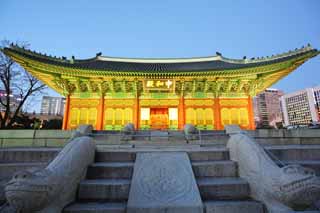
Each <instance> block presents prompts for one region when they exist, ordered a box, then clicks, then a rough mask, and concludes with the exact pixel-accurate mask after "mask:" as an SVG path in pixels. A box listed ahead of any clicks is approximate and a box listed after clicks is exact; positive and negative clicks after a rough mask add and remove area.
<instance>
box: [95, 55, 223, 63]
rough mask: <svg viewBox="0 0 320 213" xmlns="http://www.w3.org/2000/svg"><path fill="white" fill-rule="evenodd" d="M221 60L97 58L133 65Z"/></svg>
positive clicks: (200, 58)
mask: <svg viewBox="0 0 320 213" xmlns="http://www.w3.org/2000/svg"><path fill="white" fill-rule="evenodd" d="M221 59H222V57H221V56H219V55H216V56H204V57H191V58H125V57H110V56H98V57H97V60H100V61H115V62H131V63H192V62H204V61H217V60H221Z"/></svg>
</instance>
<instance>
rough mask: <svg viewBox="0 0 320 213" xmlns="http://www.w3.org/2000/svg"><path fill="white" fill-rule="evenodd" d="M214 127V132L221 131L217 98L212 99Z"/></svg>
mask: <svg viewBox="0 0 320 213" xmlns="http://www.w3.org/2000/svg"><path fill="white" fill-rule="evenodd" d="M214 126H215V130H222V125H221V109H220V103H219V98H215V99H214Z"/></svg>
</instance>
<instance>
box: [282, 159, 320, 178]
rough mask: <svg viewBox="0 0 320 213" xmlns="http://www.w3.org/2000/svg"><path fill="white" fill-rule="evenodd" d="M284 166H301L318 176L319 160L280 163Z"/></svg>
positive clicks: (319, 169)
mask: <svg viewBox="0 0 320 213" xmlns="http://www.w3.org/2000/svg"><path fill="white" fill-rule="evenodd" d="M282 162H283V163H284V164H299V165H301V166H304V167H307V168H311V169H313V170H314V171H315V172H316V175H317V176H320V160H294V161H282Z"/></svg>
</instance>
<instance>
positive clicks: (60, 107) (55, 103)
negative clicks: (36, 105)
mask: <svg viewBox="0 0 320 213" xmlns="http://www.w3.org/2000/svg"><path fill="white" fill-rule="evenodd" d="M64 105H65V98H63V97H51V96H43V97H42V102H41V110H40V113H41V114H48V115H63V112H64Z"/></svg>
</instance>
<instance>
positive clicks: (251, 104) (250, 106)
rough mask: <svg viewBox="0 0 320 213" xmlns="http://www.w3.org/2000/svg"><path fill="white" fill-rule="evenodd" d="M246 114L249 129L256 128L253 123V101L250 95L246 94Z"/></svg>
mask: <svg viewBox="0 0 320 213" xmlns="http://www.w3.org/2000/svg"><path fill="white" fill-rule="evenodd" d="M248 116H249V129H252V130H254V129H256V127H255V124H254V113H253V101H252V97H251V96H248Z"/></svg>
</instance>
